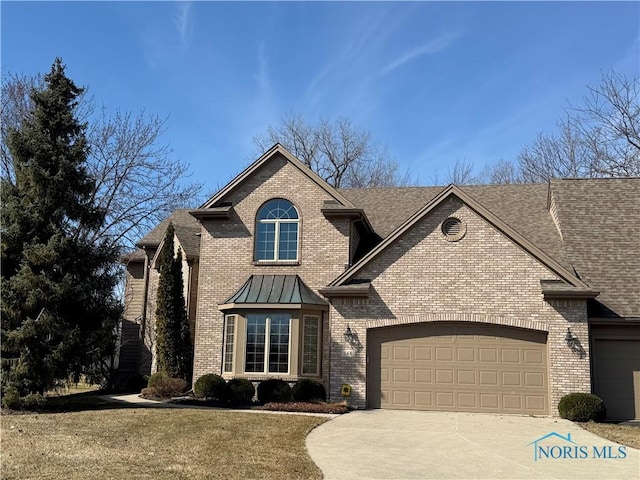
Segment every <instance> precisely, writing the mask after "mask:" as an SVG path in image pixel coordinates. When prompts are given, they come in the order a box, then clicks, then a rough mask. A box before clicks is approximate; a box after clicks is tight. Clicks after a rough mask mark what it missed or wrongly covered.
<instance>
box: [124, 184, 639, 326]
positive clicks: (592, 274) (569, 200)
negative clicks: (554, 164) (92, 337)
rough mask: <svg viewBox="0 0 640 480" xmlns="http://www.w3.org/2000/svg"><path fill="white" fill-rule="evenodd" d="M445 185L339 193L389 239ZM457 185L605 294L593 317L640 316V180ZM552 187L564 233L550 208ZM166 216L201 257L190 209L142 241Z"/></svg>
mask: <svg viewBox="0 0 640 480" xmlns="http://www.w3.org/2000/svg"><path fill="white" fill-rule="evenodd" d="M444 188H445V187H404V188H365V189H340V190H339V191H338V192H339V194H341V195H343V196H344V197H345V198H346V199H347V200H348V201H350V202H351V203H352V204H353V205H355V206H356V207H358V208H362V209H363V210H364V211H365V213H366V215H367V218H368V219H369V221H370V223H371V225H372V227H373V228H374V230H375V231H376V233H377V234H378V235H380V237H382V238H384V237H386V236H388V235H389V233H391V232H392V231H393V230H394V229H396V228H397V227H398V226H399V225H401V224H402V223H403V222H405V221H406V220H407V219H408V218H409V217H410V216H411V215H413V214H414V213H415V212H417V211H418V210H420V209H421V208H422V207H423V206H424V205H426V204H427V203H428V202H429V201H431V200H432V199H433V198H435V197H436V196H437V195H438V194H439V193H440V192H442V191H443V189H444ZM460 189H461V190H462V191H464V192H465V193H466V194H468V195H469V196H470V197H472V198H473V199H474V200H475V201H477V202H478V203H479V204H481V205H482V206H483V207H485V208H486V209H488V210H489V211H491V212H492V213H493V214H495V215H496V216H497V217H499V218H500V219H501V220H502V221H503V222H505V223H506V224H507V225H508V226H509V227H511V228H513V229H514V230H516V231H517V232H518V233H519V234H521V235H522V236H523V237H525V238H526V239H527V240H529V241H530V242H531V243H533V244H534V245H535V246H536V247H537V248H539V249H540V250H542V251H543V252H544V253H546V254H547V255H548V256H550V257H551V258H552V259H553V260H555V261H556V262H557V263H558V264H560V265H561V266H563V267H565V268H567V269H569V270H572V271H575V272H576V274H577V275H578V277H579V278H580V279H581V280H582V281H584V282H585V283H587V284H588V285H589V286H590V287H592V288H593V289H595V290H598V291H601V292H602V293H601V295H600V296H599V297H598V298H597V299H596V302H595V303H594V305H596V306H597V307H598V308H597V309H596V310H593V311H592V312H591V313H592V314H593V315H602V316H622V317H631V318H640V178H625V179H621V178H618V179H578V180H575V179H574V180H571V179H569V180H552V181H551V183H550V185H549V184H524V185H523V184H516V185H473V186H461V187H460ZM549 189H551V193H552V195H553V197H554V200H555V203H556V206H557V212H558V220H559V227H560V230H561V232H562V237H561V236H560V233H559V232H558V229H557V227H556V225H555V224H554V222H553V218H552V216H551V214H550V213H549V210H548V204H547V202H548V195H549V191H550V190H549ZM169 221H172V222H173V224H174V226H175V228H176V235H177V237H178V240H179V241H180V243H181V244H182V246H183V248H184V250H185V254H186V255H187V256H189V257H197V256H198V255H199V250H200V237H199V232H200V224H199V223H198V221H197V220H196V219H195V218H194V217H193V216H191V215H189V213H188V210H177V211H175V212H174V213H173V214H171V216H169V217H168V218H166V219H165V220H164V221H162V222H161V223H160V224H159V225H158V226H157V227H156V228H154V229H153V230H152V231H151V232H149V234H147V235H146V236H145V237H144V238H143V239H142V240H140V242H138V244H137V245H138V246H139V247H151V248H157V247H158V245H159V244H160V242H161V241H162V237H163V236H164V232H165V231H166V228H167V226H168V224H169ZM135 253H137V252H134V256H135ZM141 258H143V257H142V256H141Z"/></svg>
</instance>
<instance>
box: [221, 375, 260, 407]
mask: <svg viewBox="0 0 640 480" xmlns="http://www.w3.org/2000/svg"><path fill="white" fill-rule="evenodd" d="M255 393H256V389H255V387H254V386H253V383H251V382H250V381H249V380H247V379H246V378H232V379H231V380H229V381H228V382H227V388H226V395H225V396H226V399H227V400H228V401H229V402H231V403H232V404H233V405H248V404H250V403H251V400H252V399H253V396H254V395H255Z"/></svg>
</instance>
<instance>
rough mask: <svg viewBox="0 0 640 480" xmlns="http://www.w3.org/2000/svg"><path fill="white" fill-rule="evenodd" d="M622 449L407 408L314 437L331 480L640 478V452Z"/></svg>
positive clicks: (540, 421) (577, 431) (544, 422)
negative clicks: (367, 479) (385, 479)
mask: <svg viewBox="0 0 640 480" xmlns="http://www.w3.org/2000/svg"><path fill="white" fill-rule="evenodd" d="M552 432H555V434H553V433H552ZM550 433H551V436H549V437H547V438H545V439H542V440H540V441H539V442H538V443H537V446H538V447H539V448H538V449H536V448H535V446H536V445H534V444H532V442H534V441H536V440H538V439H541V438H542V437H545V436H547V435H548V434H550ZM569 435H570V437H569ZM618 447H619V445H618V444H616V443H613V442H609V441H607V440H604V439H602V438H600V437H598V436H596V435H593V434H591V433H589V432H587V431H586V430H583V429H581V428H580V427H578V426H576V425H574V424H573V423H571V422H569V421H567V420H562V419H559V418H534V417H524V416H511V415H486V414H473V413H441V412H413V411H400V410H367V411H358V412H352V413H349V414H347V415H343V416H341V417H338V418H336V419H334V420H331V421H329V422H327V423H325V424H323V425H321V426H319V427H318V428H316V429H315V430H313V431H312V432H311V433H310V434H309V436H308V437H307V449H308V450H309V454H310V455H311V458H312V459H313V461H314V462H315V463H316V464H317V465H318V466H319V467H320V469H321V470H322V472H323V473H324V476H325V478H326V479H329V480H332V479H336V480H337V479H360V478H372V479H373V478H387V479H409V478H439V479H445V478H456V479H467V478H468V479H490V478H491V479H496V478H502V479H517V478H554V479H561V478H562V479H564V478H567V479H572V480H578V479H588V478H593V479H609V478H611V479H627V478H628V479H636V480H637V479H639V478H640V451H638V450H634V449H632V448H629V447H626V449H624V454H625V455H626V456H625V458H620V457H622V456H623V453H622V452H620V451H619V450H618ZM536 453H537V454H538V457H539V458H538V459H537V460H536V459H535V458H534V455H535V454H536ZM614 455H615V456H616V457H619V458H604V457H614ZM598 457H600V458H598Z"/></svg>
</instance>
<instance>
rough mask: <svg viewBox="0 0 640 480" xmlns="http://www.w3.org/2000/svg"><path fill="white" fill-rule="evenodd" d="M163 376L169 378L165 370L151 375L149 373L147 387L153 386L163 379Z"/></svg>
mask: <svg viewBox="0 0 640 480" xmlns="http://www.w3.org/2000/svg"><path fill="white" fill-rule="evenodd" d="M164 378H169V375H167V373H166V372H156V373H154V374H153V375H151V376H150V377H149V380H147V387H149V388H155V386H156V384H157V383H158V382H159V381H160V380H162V379H164Z"/></svg>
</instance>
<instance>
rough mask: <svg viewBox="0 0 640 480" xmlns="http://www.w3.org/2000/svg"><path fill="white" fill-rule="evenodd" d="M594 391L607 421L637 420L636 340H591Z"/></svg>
mask: <svg viewBox="0 0 640 480" xmlns="http://www.w3.org/2000/svg"><path fill="white" fill-rule="evenodd" d="M594 367H595V368H594V377H595V378H594V393H595V394H596V395H598V396H599V397H600V398H602V400H604V404H605V406H606V407H607V418H608V419H610V420H626V419H640V341H638V340H621V339H615V340H610V339H597V338H596V339H595V340H594Z"/></svg>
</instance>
